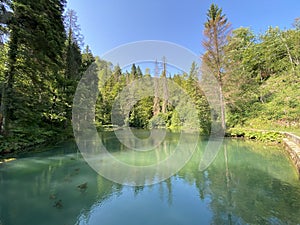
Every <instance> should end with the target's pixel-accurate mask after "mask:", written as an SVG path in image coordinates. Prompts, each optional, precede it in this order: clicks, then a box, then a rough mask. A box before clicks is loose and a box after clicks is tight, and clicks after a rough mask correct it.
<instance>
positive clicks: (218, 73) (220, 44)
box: [202, 4, 231, 129]
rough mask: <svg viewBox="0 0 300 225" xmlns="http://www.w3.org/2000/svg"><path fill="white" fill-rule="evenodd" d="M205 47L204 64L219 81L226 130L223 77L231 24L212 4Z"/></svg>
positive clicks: (206, 28)
mask: <svg viewBox="0 0 300 225" xmlns="http://www.w3.org/2000/svg"><path fill="white" fill-rule="evenodd" d="M204 26H205V29H204V35H205V39H204V41H203V43H202V44H203V47H204V48H205V50H206V52H205V54H204V55H203V56H202V60H203V63H204V64H205V65H206V66H207V67H208V68H209V69H210V71H211V72H212V73H213V74H214V76H215V77H216V78H217V80H218V81H219V87H220V89H219V90H218V91H219V96H220V102H221V106H220V108H221V123H222V128H223V129H225V128H226V124H225V102H224V99H223V94H222V90H223V76H224V74H225V73H224V69H225V63H224V55H225V53H224V48H225V46H226V44H227V38H228V37H229V35H230V31H231V29H230V23H229V22H228V21H227V18H226V16H225V15H224V14H222V9H221V8H219V7H218V6H217V5H215V4H212V5H211V6H210V8H209V10H208V12H207V21H206V22H205V24H204Z"/></svg>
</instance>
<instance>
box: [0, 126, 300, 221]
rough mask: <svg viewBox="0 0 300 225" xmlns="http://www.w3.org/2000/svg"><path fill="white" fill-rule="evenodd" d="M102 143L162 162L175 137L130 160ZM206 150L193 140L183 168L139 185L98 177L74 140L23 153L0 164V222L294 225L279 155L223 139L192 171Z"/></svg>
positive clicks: (290, 178) (298, 193)
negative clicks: (202, 166)
mask: <svg viewBox="0 0 300 225" xmlns="http://www.w3.org/2000/svg"><path fill="white" fill-rule="evenodd" d="M102 138H103V140H104V142H105V145H106V147H107V148H108V149H109V150H110V151H111V152H112V154H113V155H114V157H117V158H118V159H119V160H123V161H124V162H127V163H133V164H135V163H136V164H151V163H153V162H156V161H157V157H160V158H159V160H163V159H164V157H167V156H168V154H171V153H172V146H174V145H176V135H174V134H173V135H167V136H166V140H165V142H164V143H163V144H162V145H161V146H160V147H159V150H156V152H155V151H152V152H150V151H149V152H143V153H142V154H137V153H136V152H133V151H129V150H128V149H126V147H124V146H122V145H121V144H120V143H118V142H117V141H116V139H115V137H114V136H113V135H112V133H109V132H107V133H105V134H104V135H103V137H102ZM206 144H207V142H206V141H205V140H201V141H199V145H198V148H197V150H196V152H195V154H194V155H193V157H192V159H191V160H190V161H189V163H188V164H187V165H186V166H185V167H184V168H183V169H181V170H180V171H179V172H178V173H177V174H175V175H174V176H172V177H171V178H169V179H167V180H165V181H164V182H161V183H159V184H155V185H150V186H138V187H130V186H122V185H120V184H116V183H114V182H111V181H108V180H106V179H105V178H103V177H101V176H99V175H98V174H97V173H96V172H95V171H94V170H92V169H91V168H90V167H89V166H88V164H87V163H86V162H85V161H84V160H83V159H82V157H81V155H80V153H79V152H77V149H76V147H75V144H74V142H70V143H66V144H63V145H61V146H58V147H56V148H53V149H52V150H51V151H47V152H44V153H36V154H34V155H24V156H23V157H22V158H19V159H18V160H16V161H13V162H9V163H6V164H3V165H1V166H0V193H1V195H0V224H3V225H27V224H30V225H35V224H37V225H41V224H45V225H53V224H62V225H69V224H80V225H83V224H104V225H109V224H111V225H119V224H124V225H127V224H128V225H135V224H137V225H140V224H149V225H150V224H151V225H152V224H165V225H168V224H170V225H173V224H184V225H185V224H189V225H192V224H298V223H299V222H300V219H299V215H300V182H299V180H298V178H297V174H296V170H295V169H294V167H293V166H292V164H291V163H290V161H289V159H288V158H287V155H286V154H285V152H284V151H283V150H281V149H280V148H279V147H276V146H267V145H263V144H259V143H250V142H249V143H245V142H243V141H238V140H225V141H224V144H223V146H222V149H221V150H220V152H219V154H218V156H217V158H216V159H215V161H214V162H213V164H212V165H211V166H210V167H209V168H208V169H207V170H205V171H203V172H199V170H198V167H199V162H200V160H201V157H202V153H203V149H204V148H205V146H206ZM103 161H105V159H103ZM112 171H113V168H112ZM134 175H135V174H132V176H134ZM152 179H155V178H154V177H153V178H152Z"/></svg>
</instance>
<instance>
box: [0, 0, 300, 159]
mask: <svg viewBox="0 0 300 225" xmlns="http://www.w3.org/2000/svg"><path fill="white" fill-rule="evenodd" d="M0 4H1V5H0V25H1V27H0V34H1V43H0V61H1V63H0V104H1V110H0V154H6V153H11V152H15V151H17V152H18V151H24V150H26V149H31V148H32V147H34V146H36V145H40V144H50V143H51V144H52V143H56V142H59V141H61V140H62V139H66V138H71V137H72V135H73V133H72V123H71V120H72V105H73V98H74V94H75V91H76V88H77V85H78V82H79V81H80V79H81V77H82V76H83V75H84V73H85V71H86V70H87V69H88V68H89V67H90V66H91V65H94V68H95V71H96V74H97V76H98V79H99V80H101V79H102V78H103V77H108V79H107V81H106V82H105V84H104V85H99V96H98V99H97V104H96V109H95V121H94V122H95V126H96V127H97V129H99V130H103V129H108V128H111V127H113V126H112V121H111V114H112V110H113V105H114V102H115V99H116V98H117V96H118V94H119V93H120V92H121V91H122V90H123V89H124V88H125V87H126V86H128V85H130V83H132V82H133V81H135V80H138V79H142V78H150V77H153V76H154V77H159V78H161V79H160V80H161V81H162V83H161V84H159V85H161V86H163V87H166V86H167V85H166V84H167V83H168V82H169V81H172V82H174V83H176V84H177V85H179V86H180V87H181V88H182V89H184V90H186V93H187V94H188V95H189V96H190V99H192V102H193V104H194V105H195V108H196V112H194V113H193V114H192V115H191V113H190V112H189V111H188V108H185V107H184V106H182V107H180V109H179V110H183V111H182V112H181V113H178V110H175V108H174V106H173V105H172V104H170V103H169V101H168V98H167V97H166V98H164V99H160V98H158V97H155V96H153V97H151V96H149V97H146V98H143V99H141V100H139V101H138V102H137V103H136V104H135V105H134V107H132V108H131V109H130V112H129V114H128V115H127V116H124V117H121V118H123V120H122V121H119V123H118V124H117V125H118V126H130V127H134V128H143V129H151V128H162V127H164V128H168V129H169V130H171V131H180V130H184V129H186V128H187V127H191V124H189V122H188V121H189V120H190V119H191V120H192V121H194V120H195V119H196V120H197V121H198V126H197V127H196V128H195V127H193V128H194V129H197V130H198V131H199V132H200V133H201V134H202V135H208V134H209V133H210V132H211V123H212V121H213V120H216V121H218V122H219V123H220V127H222V128H223V129H228V128H232V127H246V128H255V129H267V130H269V129H276V130H292V131H296V132H299V130H300V117H299V115H300V18H295V21H291V23H293V27H292V28H290V29H279V28H278V27H268V28H266V31H265V32H264V33H261V34H255V33H254V32H253V31H252V30H251V29H250V28H244V27H240V28H236V29H233V28H232V25H231V24H230V21H229V19H228V18H227V16H226V15H225V14H224V13H223V11H222V9H221V8H219V7H218V6H217V5H214V4H212V5H211V7H210V8H209V9H208V11H207V21H206V22H205V24H203V27H199V29H203V33H204V36H205V39H204V40H200V37H199V43H201V41H202V46H203V48H204V49H205V53H204V54H203V55H201V56H199V57H201V62H202V63H201V65H197V64H196V63H195V62H193V63H192V64H191V68H190V71H185V72H182V73H178V74H171V75H170V74H168V73H167V70H166V68H167V66H168V65H167V63H168V59H158V60H159V61H158V62H154V63H153V65H154V66H153V67H154V70H155V73H154V74H153V73H152V74H151V73H150V68H149V69H146V70H145V71H142V70H141V68H140V66H139V65H137V64H133V65H131V68H130V70H129V71H127V70H125V71H124V70H123V68H120V66H119V65H112V63H110V62H107V61H105V60H103V59H101V58H100V57H98V56H94V55H93V54H92V50H91V49H90V48H89V47H88V45H84V43H83V35H82V34H81V33H80V26H79V24H78V21H77V16H76V12H75V11H74V10H71V9H66V1H65V0H53V1H50V2H49V1H45V0H40V1H26V0H1V1H0ZM199 45H200V44H199ZM199 48H200V46H199ZM208 73H209V74H213V75H214V76H215V77H216V79H217V80H218V82H219V84H220V90H217V91H219V92H218V93H219V97H220V99H221V102H222V105H221V110H220V112H215V113H212V112H211V111H212V110H211V108H210V105H209V104H208V101H207V98H206V96H205V94H204V92H203V90H202V89H201V85H200V83H201V82H202V80H203V79H205V77H206V74H208ZM199 74H200V75H199ZM164 90H166V89H164ZM184 110H186V111H185V112H184ZM182 115H183V116H182ZM195 115H196V118H195ZM189 117H193V118H189ZM114 125H115V124H114Z"/></svg>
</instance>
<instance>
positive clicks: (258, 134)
mask: <svg viewBox="0 0 300 225" xmlns="http://www.w3.org/2000/svg"><path fill="white" fill-rule="evenodd" d="M228 134H229V135H230V136H231V137H244V138H246V139H252V140H257V141H263V142H276V143H281V142H282V138H283V135H282V134H281V133H280V132H277V131H261V130H249V129H243V128H231V129H229V130H228Z"/></svg>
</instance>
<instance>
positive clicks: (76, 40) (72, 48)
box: [62, 9, 89, 122]
mask: <svg viewBox="0 0 300 225" xmlns="http://www.w3.org/2000/svg"><path fill="white" fill-rule="evenodd" d="M65 29H66V35H67V42H66V50H65V51H66V52H65V75H64V79H63V84H62V88H63V92H64V95H65V97H64V98H65V100H64V101H65V103H66V104H65V106H66V109H65V110H66V122H68V121H70V119H71V111H72V110H71V107H72V102H73V97H74V93H75V90H76V86H77V83H78V81H79V80H80V78H81V72H82V70H81V66H82V56H81V50H80V46H81V45H82V44H83V38H82V35H81V34H80V27H79V26H78V24H77V16H76V12H75V11H74V10H70V9H69V10H68V11H67V12H66V15H65ZM86 50H87V51H89V49H86ZM87 54H89V52H87ZM86 66H87V65H85V67H86ZM86 69H87V68H86Z"/></svg>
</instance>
